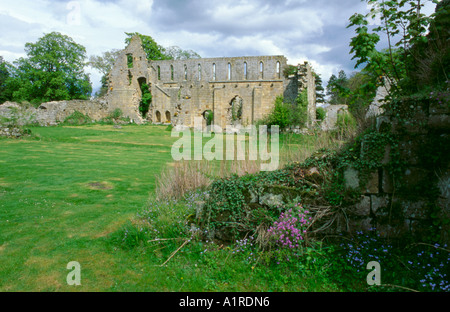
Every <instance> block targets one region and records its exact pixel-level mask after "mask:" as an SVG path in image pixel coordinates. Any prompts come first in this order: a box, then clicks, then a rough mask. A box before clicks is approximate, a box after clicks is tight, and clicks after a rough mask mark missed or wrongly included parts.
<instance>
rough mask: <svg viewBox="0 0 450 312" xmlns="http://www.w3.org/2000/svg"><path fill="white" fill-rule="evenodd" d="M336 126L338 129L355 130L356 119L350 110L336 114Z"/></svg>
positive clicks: (344, 130)
mask: <svg viewBox="0 0 450 312" xmlns="http://www.w3.org/2000/svg"><path fill="white" fill-rule="evenodd" d="M336 126H337V129H338V130H339V131H343V132H352V131H355V130H356V126H357V124H356V119H355V117H353V115H352V114H351V113H350V112H344V113H340V114H338V116H337V121H336Z"/></svg>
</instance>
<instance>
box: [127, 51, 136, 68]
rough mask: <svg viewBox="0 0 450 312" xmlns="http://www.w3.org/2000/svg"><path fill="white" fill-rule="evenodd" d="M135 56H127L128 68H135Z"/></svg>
mask: <svg viewBox="0 0 450 312" xmlns="http://www.w3.org/2000/svg"><path fill="white" fill-rule="evenodd" d="M133 61H134V60H133V54H131V53H130V54H127V65H128V68H133V66H134V64H133Z"/></svg>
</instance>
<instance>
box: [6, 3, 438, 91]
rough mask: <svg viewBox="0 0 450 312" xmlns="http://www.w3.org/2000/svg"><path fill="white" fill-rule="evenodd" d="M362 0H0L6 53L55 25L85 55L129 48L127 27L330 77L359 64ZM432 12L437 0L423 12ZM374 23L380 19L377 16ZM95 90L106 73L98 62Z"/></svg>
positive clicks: (189, 46)
mask: <svg viewBox="0 0 450 312" xmlns="http://www.w3.org/2000/svg"><path fill="white" fill-rule="evenodd" d="M368 11H369V8H368V7H367V4H366V3H365V2H363V1H361V0H77V1H67V0H53V1H50V0H16V1H11V0H0V56H3V58H4V59H5V60H6V61H8V62H13V61H14V60H16V59H18V58H19V57H25V56H26V54H25V52H24V46H25V43H27V42H36V41H37V40H38V39H39V38H41V37H42V36H43V35H44V34H46V33H50V32H53V31H56V32H60V33H62V34H65V35H68V36H70V37H71V38H73V39H74V40H75V41H76V42H77V43H79V44H81V45H83V46H84V47H86V50H87V55H88V56H90V55H101V54H102V52H105V51H110V50H112V49H123V48H125V44H124V41H125V37H126V35H125V32H139V33H141V34H144V35H149V36H151V37H152V38H153V39H154V40H155V41H156V42H157V43H158V44H160V45H162V46H164V47H169V46H179V47H180V48H182V49H184V50H194V51H195V52H197V53H198V54H200V55H201V56H202V57H205V58H210V57H237V56H259V55H284V56H286V58H287V59H288V64H292V65H297V64H299V63H303V62H305V61H308V62H310V63H311V65H312V67H313V69H314V71H315V72H316V73H318V74H319V75H320V76H321V77H322V80H323V81H324V86H326V83H327V81H328V79H329V78H330V76H331V75H332V74H335V75H337V74H338V72H339V71H340V70H344V71H345V72H346V73H347V75H350V74H351V73H352V72H354V71H356V70H355V68H354V65H355V61H354V60H352V59H351V58H352V55H351V54H350V47H349V43H350V40H351V38H352V37H353V36H354V29H351V28H347V25H348V23H349V22H348V20H349V18H350V16H352V15H353V14H354V13H362V14H365V13H367V12H368ZM433 11H434V5H432V4H431V1H430V2H429V3H427V5H426V7H425V10H424V12H425V13H427V12H428V14H430V13H432V12H433ZM374 23H376V22H374ZM87 72H89V73H90V75H91V81H92V83H93V87H94V90H96V89H98V88H99V86H100V77H101V75H100V73H99V72H97V71H96V70H93V69H92V68H88V69H87Z"/></svg>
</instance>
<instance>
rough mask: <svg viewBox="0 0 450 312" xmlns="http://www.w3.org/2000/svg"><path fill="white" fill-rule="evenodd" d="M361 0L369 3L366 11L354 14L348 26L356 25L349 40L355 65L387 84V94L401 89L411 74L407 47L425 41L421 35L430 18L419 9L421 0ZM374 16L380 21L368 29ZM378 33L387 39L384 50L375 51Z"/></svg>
mask: <svg viewBox="0 0 450 312" xmlns="http://www.w3.org/2000/svg"><path fill="white" fill-rule="evenodd" d="M364 1H365V2H367V4H369V5H370V6H371V10H370V12H369V13H367V14H366V15H363V14H359V13H356V14H354V15H353V16H351V17H350V24H349V25H348V27H356V28H355V32H356V35H355V36H354V37H353V38H352V39H351V43H350V46H351V53H352V54H353V59H356V60H357V62H356V67H358V66H360V65H363V66H364V69H365V71H366V72H368V73H370V74H372V75H374V76H376V77H380V78H381V77H383V78H384V79H379V82H380V83H381V82H383V83H389V86H390V87H391V89H390V90H391V91H392V92H391V93H396V92H397V93H398V92H401V89H402V88H401V85H400V84H401V83H402V82H403V81H404V80H405V79H406V78H407V77H408V76H409V75H410V74H411V73H410V70H411V67H410V66H409V65H408V64H409V63H410V61H411V60H412V59H413V55H412V53H411V52H412V50H411V47H412V46H413V45H414V44H417V43H419V42H423V41H426V40H427V39H426V37H425V36H424V34H425V33H426V31H427V29H428V26H429V25H430V21H431V20H432V18H431V17H428V16H425V15H424V14H423V13H422V12H421V11H422V7H423V5H424V1H421V0H396V1H387V0H364ZM433 2H435V3H437V2H438V1H435V0H433ZM375 17H379V18H380V21H381V24H380V25H379V26H378V27H374V28H373V29H372V30H369V27H368V25H369V20H370V19H373V18H375ZM380 34H383V35H384V36H385V38H386V40H387V49H384V50H378V47H377V44H378V43H379V42H380Z"/></svg>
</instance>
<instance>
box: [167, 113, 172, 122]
mask: <svg viewBox="0 0 450 312" xmlns="http://www.w3.org/2000/svg"><path fill="white" fill-rule="evenodd" d="M170 122H171V118H170V112H169V111H166V123H170Z"/></svg>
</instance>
